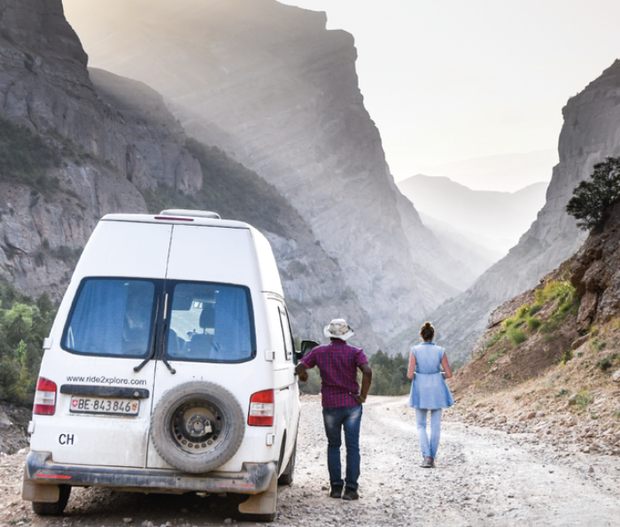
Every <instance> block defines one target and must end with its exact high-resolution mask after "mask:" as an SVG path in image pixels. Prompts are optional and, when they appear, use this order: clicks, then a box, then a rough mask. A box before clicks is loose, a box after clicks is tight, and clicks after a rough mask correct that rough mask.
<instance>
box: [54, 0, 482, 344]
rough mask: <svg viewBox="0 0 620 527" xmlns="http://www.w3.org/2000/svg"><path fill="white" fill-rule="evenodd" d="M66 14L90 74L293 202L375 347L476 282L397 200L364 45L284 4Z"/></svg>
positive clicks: (103, 8) (233, 1)
mask: <svg viewBox="0 0 620 527" xmlns="http://www.w3.org/2000/svg"><path fill="white" fill-rule="evenodd" d="M65 3H66V4H67V5H71V6H72V7H73V8H74V9H75V10H76V13H77V10H80V9H81V10H82V15H84V16H80V17H77V16H76V18H75V22H74V21H73V20H72V23H74V26H75V27H76V30H77V31H78V33H79V34H80V37H81V38H82V40H83V42H84V46H85V48H86V49H87V51H88V53H89V56H90V59H91V62H92V64H93V65H95V66H97V67H101V68H104V69H106V70H109V71H113V72H115V73H118V74H120V75H124V76H127V77H132V78H135V79H138V80H140V81H142V82H145V83H146V84H148V85H150V86H152V87H154V88H155V89H156V90H157V91H158V92H160V93H162V94H163V96H164V98H165V100H166V103H167V104H168V106H169V108H170V109H171V110H172V112H173V113H174V115H175V116H176V117H177V118H178V119H179V121H180V122H181V123H182V125H183V126H184V128H185V129H186V130H187V132H188V133H189V134H190V135H192V136H193V137H195V138H197V139H199V140H200V141H202V142H205V143H207V144H212V145H216V146H218V147H219V148H221V149H223V150H224V151H226V152H227V153H229V154H230V155H231V156H233V157H234V158H235V159H237V160H238V161H239V162H241V163H242V164H244V165H245V166H247V167H249V168H251V169H252V170H254V171H256V172H257V173H258V174H259V175H260V176H261V177H263V178H264V179H265V180H266V181H268V182H269V183H271V184H273V185H274V186H275V187H276V188H277V189H278V190H279V191H280V192H281V193H282V194H283V195H284V196H285V197H286V198H287V199H288V200H289V201H290V203H291V204H292V205H293V206H294V207H295V209H297V211H299V213H300V215H301V216H302V217H303V218H304V220H305V221H306V222H307V223H308V224H309V225H310V227H311V229H312V232H313V233H314V236H315V237H316V239H317V240H318V242H319V243H320V244H321V247H323V249H324V250H325V251H326V252H327V254H328V255H329V256H330V257H331V258H333V259H334V260H335V261H337V262H338V265H339V267H340V268H341V269H342V271H343V276H344V278H345V280H346V283H347V285H348V287H349V288H350V289H351V290H352V291H353V292H354V293H355V294H356V295H357V297H358V298H359V299H360V301H361V302H362V304H363V306H364V307H365V309H367V310H368V312H369V313H370V315H371V320H372V325H373V328H374V330H375V331H376V332H377V333H378V334H380V335H381V336H383V337H389V336H392V335H394V334H395V333H396V332H398V331H400V330H402V329H404V328H405V327H407V326H408V325H409V324H411V323H412V322H413V321H414V320H416V319H418V318H419V317H421V316H423V315H424V314H425V313H428V312H429V311H430V310H432V309H434V308H435V307H437V306H438V305H439V304H440V303H441V302H442V301H443V300H445V299H446V298H448V297H450V296H454V295H455V294H457V293H458V292H459V291H462V290H463V289H464V288H465V287H466V286H467V285H468V284H469V283H471V281H472V280H473V278H474V274H473V273H472V272H471V271H469V270H468V269H467V266H465V265H463V264H462V263H461V262H459V261H457V260H456V259H454V258H453V257H452V256H450V255H449V254H448V253H447V252H446V251H445V250H444V249H443V247H442V245H441V243H440V242H439V241H438V240H437V239H436V238H435V237H434V235H433V234H432V233H431V232H430V231H429V230H428V229H426V228H425V227H424V226H423V225H422V223H421V221H420V218H419V216H418V214H417V212H416V211H415V209H414V208H413V206H412V205H411V203H410V202H409V201H408V200H406V199H405V198H404V197H403V196H402V195H401V194H400V192H399V191H398V190H397V188H396V186H395V184H394V181H393V178H392V176H391V174H390V172H389V169H388V166H387V164H386V160H385V156H384V152H383V148H382V145H381V137H380V135H379V132H378V130H377V128H376V127H375V125H374V123H373V122H372V120H371V118H370V116H369V115H368V113H367V111H366V109H365V108H364V104H363V97H362V94H361V93H360V90H359V87H358V79H357V74H356V71H355V60H356V50H355V47H354V40H353V37H352V36H351V35H350V34H348V33H346V32H344V31H328V30H326V27H325V26H326V16H325V14H324V13H316V12H311V11H305V10H302V9H298V8H294V7H289V6H284V5H282V4H279V3H278V2H276V1H275V0H179V1H177V2H174V3H172V2H167V1H165V0H148V1H146V0H109V2H105V3H102V2H92V1H91V2H88V1H86V2H81V1H80V2H76V1H73V0H66V1H65ZM70 20H71V19H70ZM78 21H79V23H78Z"/></svg>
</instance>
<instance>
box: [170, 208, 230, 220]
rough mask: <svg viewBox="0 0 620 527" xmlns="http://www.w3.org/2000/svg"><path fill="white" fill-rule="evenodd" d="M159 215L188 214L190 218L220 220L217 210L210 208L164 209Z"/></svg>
mask: <svg viewBox="0 0 620 527" xmlns="http://www.w3.org/2000/svg"><path fill="white" fill-rule="evenodd" d="M159 215H160V216H189V217H191V218H209V219H211V220H221V219H222V218H221V217H220V215H219V214H218V213H217V212H212V211H210V210H189V209H166V210H162V211H161V212H160V213H159Z"/></svg>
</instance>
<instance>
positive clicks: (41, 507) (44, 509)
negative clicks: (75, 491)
mask: <svg viewBox="0 0 620 527" xmlns="http://www.w3.org/2000/svg"><path fill="white" fill-rule="evenodd" d="M58 487H59V490H60V495H59V496H58V501H53V502H51V503H50V502H44V501H33V502H32V510H33V511H34V512H35V514H38V515H39V516H59V515H60V514H62V513H63V512H64V510H65V507H66V506H67V502H68V501H69V495H70V494H71V485H58Z"/></svg>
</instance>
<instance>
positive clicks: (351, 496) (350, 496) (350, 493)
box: [342, 487, 360, 501]
mask: <svg viewBox="0 0 620 527" xmlns="http://www.w3.org/2000/svg"><path fill="white" fill-rule="evenodd" d="M359 497H360V495H359V494H358V493H357V490H355V489H352V488H351V487H345V489H344V494H343V495H342V499H343V500H346V501H351V500H357V499H359Z"/></svg>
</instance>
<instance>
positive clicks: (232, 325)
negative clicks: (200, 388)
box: [166, 281, 255, 362]
mask: <svg viewBox="0 0 620 527" xmlns="http://www.w3.org/2000/svg"><path fill="white" fill-rule="evenodd" d="M166 290H167V291H168V292H169V295H170V298H171V301H170V300H169V304H168V309H169V313H168V316H167V319H168V321H169V329H168V334H167V336H166V356H167V357H169V358H170V359H173V360H174V359H176V360H189V361H192V360H193V361H213V362H239V361H243V360H247V359H250V358H252V357H253V356H254V348H255V345H254V331H253V326H254V324H253V320H252V310H251V305H252V304H251V302H250V292H249V290H248V289H247V288H245V287H242V286H237V285H230V284H216V283H205V282H180V281H178V282H177V281H172V282H168V285H167V286H166Z"/></svg>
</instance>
